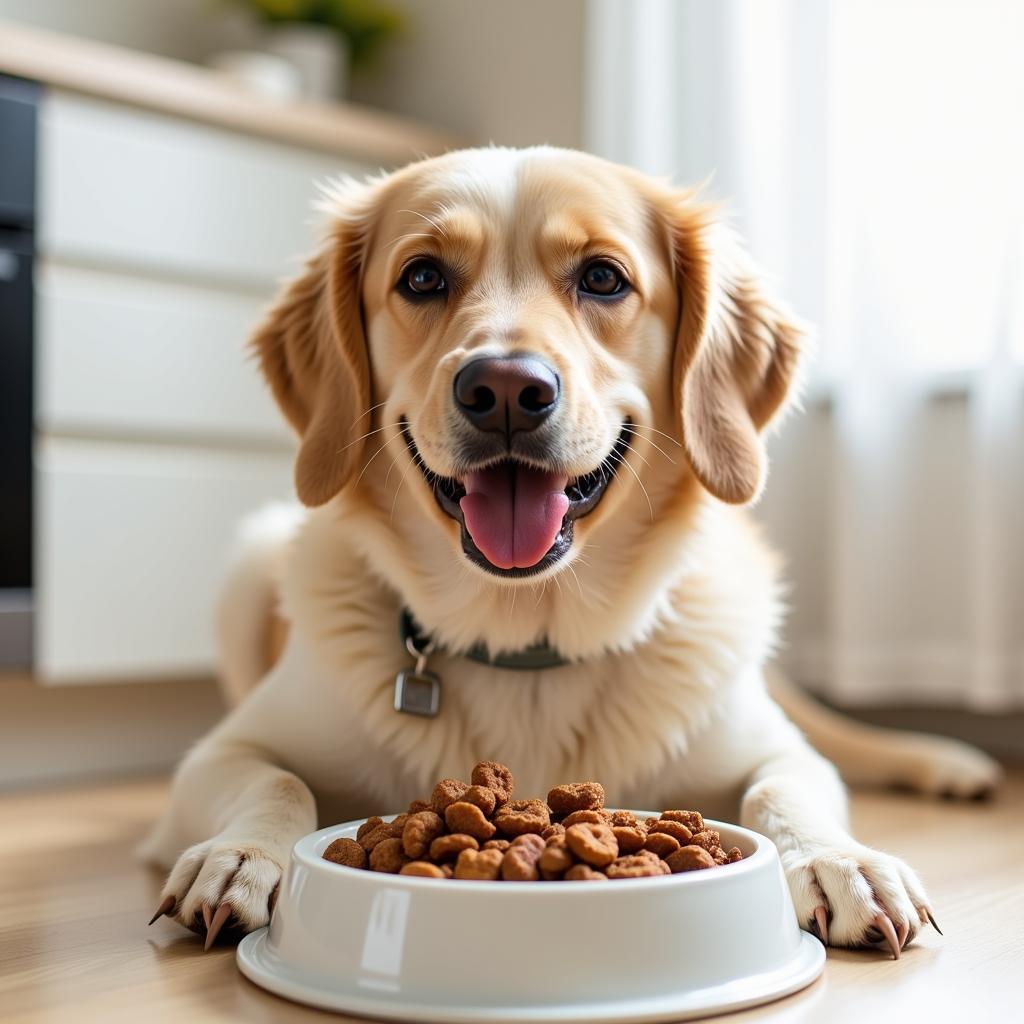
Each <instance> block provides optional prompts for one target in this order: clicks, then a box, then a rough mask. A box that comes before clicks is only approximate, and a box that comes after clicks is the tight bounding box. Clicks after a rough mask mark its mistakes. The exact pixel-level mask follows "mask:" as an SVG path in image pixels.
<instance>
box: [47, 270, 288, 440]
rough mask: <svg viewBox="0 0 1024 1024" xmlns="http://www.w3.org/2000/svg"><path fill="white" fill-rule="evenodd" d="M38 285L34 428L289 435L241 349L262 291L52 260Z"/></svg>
mask: <svg viewBox="0 0 1024 1024" xmlns="http://www.w3.org/2000/svg"><path fill="white" fill-rule="evenodd" d="M36 290H37V304H36V305H37V310H38V329H37V337H38V346H39V348H38V359H39V367H38V371H37V382H38V383H37V392H38V394H37V412H36V418H37V423H38V424H39V426H40V427H41V428H42V429H44V430H57V431H61V432H76V431H84V432H96V431H98V432H101V433H104V434H106V433H110V432H114V433H123V434H124V435H125V436H137V435H140V434H141V435H142V436H153V435H162V436H171V437H174V436H179V435H180V436H187V437H195V436H206V437H210V438H215V437H217V436H222V437H225V436H227V437H232V438H253V439H267V440H271V441H274V442H276V443H279V444H280V443H284V442H286V441H287V439H288V438H289V437H290V434H289V431H288V428H287V427H286V426H285V422H284V419H283V417H282V416H281V413H280V412H279V411H278V409H277V407H276V406H275V405H274V402H273V400H272V399H271V397H270V393H269V390H268V389H267V388H266V386H265V385H264V383H263V380H262V379H261V377H260V375H259V371H258V369H257V367H256V363H255V361H254V360H253V359H251V358H249V357H248V355H247V353H246V351H245V340H246V337H247V336H248V333H249V331H250V329H251V327H252V325H253V324H254V323H255V322H256V320H257V318H258V317H259V316H260V315H261V314H262V310H263V307H264V306H265V305H266V300H264V299H262V298H257V297H256V296H253V295H246V294H244V293H231V292H226V291H217V290H213V289H203V288H195V287H188V286H185V285H180V284H167V283H163V282H157V281H150V280H147V279H145V278H135V277H129V276H122V275H118V274H108V273H102V272H95V271H84V270H78V269H73V268H69V267H62V266H59V265H44V266H43V267H42V268H41V270H40V271H39V273H38V274H37V284H36Z"/></svg>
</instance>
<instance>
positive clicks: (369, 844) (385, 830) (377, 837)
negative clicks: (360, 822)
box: [356, 823, 398, 853]
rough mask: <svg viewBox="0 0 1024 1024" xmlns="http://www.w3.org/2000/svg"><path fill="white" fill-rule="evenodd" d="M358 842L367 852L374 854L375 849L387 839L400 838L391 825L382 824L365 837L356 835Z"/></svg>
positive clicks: (364, 835)
mask: <svg viewBox="0 0 1024 1024" xmlns="http://www.w3.org/2000/svg"><path fill="white" fill-rule="evenodd" d="M356 835H357V839H356V842H358V843H359V845H360V846H361V847H362V848H363V849H364V850H365V851H366V852H367V853H372V852H373V848H374V847H375V846H377V845H378V844H379V843H382V842H383V841H384V840H385V839H397V838H398V837H397V836H396V835H395V834H394V830H393V829H392V827H391V826H390V825H389V824H386V823H384V824H380V825H378V826H377V827H376V828H374V829H371V830H370V831H369V832H364V833H363V835H361V836H360V835H359V834H358V833H356Z"/></svg>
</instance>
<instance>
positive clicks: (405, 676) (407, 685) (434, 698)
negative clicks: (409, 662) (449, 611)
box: [395, 637, 441, 718]
mask: <svg viewBox="0 0 1024 1024" xmlns="http://www.w3.org/2000/svg"><path fill="white" fill-rule="evenodd" d="M405 647H406V650H408V652H409V653H410V654H411V655H412V656H413V657H414V658H415V659H416V667H415V668H411V669H402V671H401V672H399V673H398V675H397V676H395V710H396V711H404V712H405V713H406V714H407V715H423V716H424V717H425V718H434V717H435V716H436V715H437V712H438V711H439V710H440V708H441V679H440V677H439V676H436V675H434V673H433V672H428V671H427V658H429V657H430V655H431V654H433V652H434V641H433V640H431V641H430V642H429V643H428V644H427V645H426V646H425V647H424V648H423V649H422V650H420V649H419V648H418V647H417V646H416V643H415V641H414V640H413V638H412V637H408V638H407V639H406V641H405Z"/></svg>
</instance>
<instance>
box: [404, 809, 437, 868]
mask: <svg viewBox="0 0 1024 1024" xmlns="http://www.w3.org/2000/svg"><path fill="white" fill-rule="evenodd" d="M443 832H444V822H443V821H442V820H441V818H440V817H438V815H436V814H435V813H434V812H433V811H417V812H416V813H415V814H410V815H409V817H408V819H407V820H406V822H405V827H404V828H403V829H402V848H403V849H404V850H405V855H406V856H407V857H412V859H413V860H419V859H420V858H421V857H423V856H424V855H425V854H426V852H427V851H428V850H429V849H430V844H431V843H432V842H433V841H434V840H435V839H436V838H437V837H438V836H439V835H441V834H442V833H443Z"/></svg>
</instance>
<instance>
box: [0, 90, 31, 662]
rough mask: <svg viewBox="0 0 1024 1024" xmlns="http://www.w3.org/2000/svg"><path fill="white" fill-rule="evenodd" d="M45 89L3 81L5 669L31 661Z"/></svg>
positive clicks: (0, 327)
mask: <svg viewBox="0 0 1024 1024" xmlns="http://www.w3.org/2000/svg"><path fill="white" fill-rule="evenodd" d="M38 107H39V88H38V86H36V85H35V84H34V83H32V82H25V81H22V80H21V79H17V78H9V77H5V76H2V75H0V666H28V665H29V664H30V663H31V657H32V415H33V414H32V404H33V402H32V392H33V382H32V343H33V324H34V316H33V303H34V289H33V258H34V229H35V222H36V186H35V181H36V123H37V113H38Z"/></svg>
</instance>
